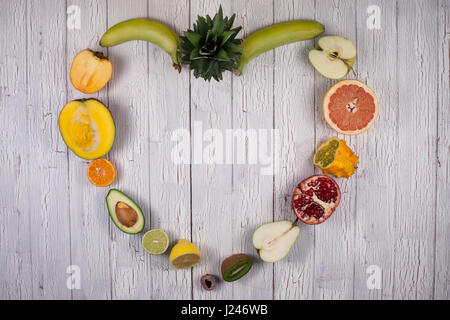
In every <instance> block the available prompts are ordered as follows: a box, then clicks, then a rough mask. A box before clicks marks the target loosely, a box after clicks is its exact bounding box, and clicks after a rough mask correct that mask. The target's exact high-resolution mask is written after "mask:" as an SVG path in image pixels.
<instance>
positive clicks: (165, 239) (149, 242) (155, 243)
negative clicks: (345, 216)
mask: <svg viewBox="0 0 450 320" xmlns="http://www.w3.org/2000/svg"><path fill="white" fill-rule="evenodd" d="M142 246H143V247H144V249H145V251H147V252H148V253H150V254H163V253H164V252H166V250H167V248H168V247H169V236H168V235H167V233H166V232H165V231H164V230H161V229H153V230H150V231H147V232H146V233H145V234H144V236H143V237H142Z"/></svg>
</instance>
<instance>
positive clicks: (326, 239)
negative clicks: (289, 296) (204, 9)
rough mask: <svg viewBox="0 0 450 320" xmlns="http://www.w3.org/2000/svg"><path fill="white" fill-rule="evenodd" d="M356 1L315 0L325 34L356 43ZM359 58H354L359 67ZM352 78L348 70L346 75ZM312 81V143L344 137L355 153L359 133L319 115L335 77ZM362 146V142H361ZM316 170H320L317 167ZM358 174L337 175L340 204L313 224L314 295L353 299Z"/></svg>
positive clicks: (317, 143) (316, 73)
mask: <svg viewBox="0 0 450 320" xmlns="http://www.w3.org/2000/svg"><path fill="white" fill-rule="evenodd" d="M355 8H356V1H328V0H326V1H317V2H316V11H315V17H314V18H315V20H318V21H320V22H321V23H323V24H324V25H325V33H324V35H343V36H345V37H346V38H348V39H350V40H352V41H355V43H356V12H355V10H354V9H355ZM358 64H359V61H358V60H357V61H356V67H355V68H358ZM347 76H348V77H349V78H351V76H352V75H351V74H348V75H347ZM314 82H315V108H316V109H315V115H314V116H315V145H316V148H317V147H318V146H319V145H320V144H321V143H323V142H325V141H326V140H328V139H329V138H331V137H332V136H336V135H337V136H339V138H341V139H344V140H345V141H346V142H347V145H348V146H349V147H350V148H352V149H353V150H354V151H355V152H356V153H357V154H358V152H359V148H358V147H359V144H358V139H359V137H349V136H343V135H340V134H336V132H335V131H334V130H332V129H331V128H330V127H329V126H328V125H327V124H326V122H325V120H324V118H323V115H322V98H323V95H324V94H325V92H326V91H327V90H328V88H329V87H330V86H331V85H333V84H334V83H335V81H331V80H328V79H326V78H324V77H323V76H321V75H320V74H319V73H318V72H315V73H314ZM361 147H362V146H361ZM315 172H316V173H321V170H319V169H318V168H316V169H315ZM357 180H358V176H355V177H353V179H349V180H346V179H344V178H341V179H337V180H336V181H337V182H338V184H339V187H340V189H341V192H342V198H341V202H340V204H339V208H338V209H337V210H336V212H335V213H333V216H332V217H331V218H330V219H329V220H328V221H327V223H324V224H322V225H320V226H317V227H315V230H314V231H315V236H314V246H315V258H314V289H313V297H314V298H315V299H352V298H353V273H354V261H355V243H354V239H355V218H356V212H355V211H356V210H355V205H356V199H357V194H356V185H357V183H358V182H357Z"/></svg>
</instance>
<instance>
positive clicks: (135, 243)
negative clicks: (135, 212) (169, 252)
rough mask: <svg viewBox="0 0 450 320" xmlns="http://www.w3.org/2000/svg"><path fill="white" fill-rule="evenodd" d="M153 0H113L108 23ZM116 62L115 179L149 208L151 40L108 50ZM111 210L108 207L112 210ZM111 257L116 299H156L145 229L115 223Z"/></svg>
mask: <svg viewBox="0 0 450 320" xmlns="http://www.w3.org/2000/svg"><path fill="white" fill-rule="evenodd" d="M147 12H148V4H147V1H144V0H139V1H133V5H132V6H130V4H129V3H127V2H124V1H120V0H108V26H107V27H108V28H109V27H111V26H113V25H114V24H116V23H118V22H120V21H123V20H126V19H130V18H136V17H145V15H146V13H147ZM108 54H109V56H110V57H111V61H112V63H113V65H114V71H113V76H112V79H111V82H110V85H109V90H108V94H109V96H108V97H109V108H110V110H111V113H112V115H113V117H114V119H115V123H116V140H115V142H114V147H113V149H112V152H111V153H110V156H111V160H112V161H113V163H114V164H115V165H116V168H117V171H118V176H117V178H116V179H117V180H116V182H115V183H114V184H113V185H112V187H115V188H117V189H119V190H121V191H122V192H124V193H125V194H127V195H129V196H130V197H131V198H132V199H133V200H135V201H136V203H138V204H139V206H140V207H141V209H142V210H143V213H144V216H145V220H146V221H151V212H150V203H149V197H150V180H149V176H150V166H149V162H148V161H149V158H148V156H149V154H150V140H149V138H150V137H149V134H150V124H149V120H150V119H149V112H148V111H149V107H150V106H149V101H150V97H149V90H148V88H149V74H148V44H147V43H146V42H144V41H131V42H126V43H123V44H121V45H119V46H115V47H111V48H109V50H108ZM106 214H107V212H106V211H104V215H105V216H106ZM109 225H110V230H109V234H110V247H109V250H110V252H109V254H110V263H111V276H112V298H113V299H150V298H151V296H152V294H153V290H152V287H151V281H149V279H151V278H149V275H151V265H152V257H151V256H150V255H149V254H147V253H146V252H145V251H144V249H143V248H142V245H141V236H140V235H131V236H130V235H128V234H125V233H123V232H121V231H120V230H119V229H118V228H116V226H115V225H114V224H113V223H110V224H109Z"/></svg>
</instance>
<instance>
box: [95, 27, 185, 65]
mask: <svg viewBox="0 0 450 320" xmlns="http://www.w3.org/2000/svg"><path fill="white" fill-rule="evenodd" d="M130 40H145V41H149V42H151V43H153V44H156V45H157V46H159V47H160V48H161V49H163V50H164V51H165V52H167V53H168V54H169V55H170V58H171V59H172V62H173V66H174V68H175V69H177V70H178V71H181V65H180V63H179V62H178V54H177V49H178V34H177V33H176V32H175V31H174V30H172V29H171V28H169V27H168V26H166V25H164V24H162V23H160V22H158V21H155V20H149V19H131V20H126V21H123V22H120V23H118V24H116V25H114V26H112V27H111V28H109V29H108V30H107V31H106V32H105V34H104V35H103V36H102V38H101V39H100V45H101V46H102V47H112V46H116V45H118V44H121V43H123V42H127V41H130Z"/></svg>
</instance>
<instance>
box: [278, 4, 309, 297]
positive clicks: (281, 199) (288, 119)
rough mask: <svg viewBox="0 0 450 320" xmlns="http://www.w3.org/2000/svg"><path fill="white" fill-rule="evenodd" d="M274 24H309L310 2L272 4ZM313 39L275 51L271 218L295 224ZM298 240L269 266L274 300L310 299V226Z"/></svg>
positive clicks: (303, 170) (304, 160)
mask: <svg viewBox="0 0 450 320" xmlns="http://www.w3.org/2000/svg"><path fill="white" fill-rule="evenodd" d="M274 10H275V11H274V13H275V22H276V23H278V22H284V21H289V20H298V19H311V20H314V1H303V2H300V1H295V2H288V1H279V0H276V1H274ZM313 47H314V40H308V41H302V42H299V43H296V44H292V45H289V46H283V47H280V48H278V49H276V50H275V73H274V74H275V78H274V87H275V88H274V91H275V92H274V95H275V96H274V111H275V127H276V128H277V129H279V130H280V141H281V152H279V155H280V166H279V171H278V172H277V174H276V175H275V199H274V200H275V213H274V215H275V220H295V218H296V217H295V214H294V213H293V211H292V206H291V199H292V192H293V190H294V188H295V186H296V185H297V184H298V183H299V182H300V181H301V180H303V179H304V178H306V177H308V176H310V175H312V174H313V173H314V166H313V163H312V160H311V156H312V154H313V152H314V148H315V144H314V137H315V135H314V129H315V119H314V73H315V71H314V69H313V67H312V66H311V65H310V64H309V61H308V52H309V50H310V49H311V48H313ZM299 226H300V236H299V238H298V240H297V243H296V244H295V245H294V246H293V247H292V249H291V252H290V253H289V255H288V256H287V257H286V258H285V259H284V260H282V261H281V262H278V263H276V264H275V273H274V275H275V279H274V291H275V294H274V298H275V299H312V298H313V290H312V289H313V277H314V228H313V227H308V226H306V225H305V224H303V223H299Z"/></svg>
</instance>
